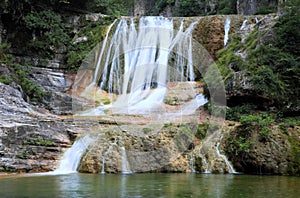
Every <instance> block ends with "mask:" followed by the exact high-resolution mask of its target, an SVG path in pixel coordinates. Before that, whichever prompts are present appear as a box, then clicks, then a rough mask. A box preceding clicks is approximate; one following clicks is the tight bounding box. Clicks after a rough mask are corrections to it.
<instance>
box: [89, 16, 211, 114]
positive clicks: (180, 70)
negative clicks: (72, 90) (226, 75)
mask: <svg viewBox="0 0 300 198" xmlns="http://www.w3.org/2000/svg"><path fill="white" fill-rule="evenodd" d="M128 22H129V21H128V19H121V20H120V22H119V24H118V25H117V26H116V27H115V33H114V34H113V35H112V37H111V39H110V41H109V42H108V41H107V38H108V35H109V31H108V32H107V35H106V38H105V40H104V42H103V45H102V49H101V50H100V52H99V53H98V54H100V55H99V56H98V61H97V65H96V68H95V73H94V79H93V82H92V83H91V84H90V86H88V87H87V88H86V90H85V92H84V93H86V92H88V90H91V87H95V86H96V87H97V85H98V86H99V89H100V90H101V91H102V92H105V93H109V94H116V95H117V97H116V99H115V98H114V99H112V101H111V104H109V105H104V106H99V107H98V108H96V109H92V110H90V111H88V112H84V115H103V113H101V112H103V111H104V110H106V109H108V108H109V109H110V110H111V112H112V113H115V114H150V113H154V112H155V113H157V112H159V113H161V112H160V111H161V110H162V109H165V108H163V105H164V99H165V95H166V93H167V91H168V86H167V83H168V82H174V81H176V82H186V81H194V80H195V76H194V69H193V61H192V59H193V57H192V37H191V33H192V30H193V28H194V25H195V24H196V22H194V23H192V24H191V25H190V26H189V27H188V28H187V29H186V30H184V23H183V21H182V22H181V25H180V27H179V30H178V32H177V33H175V32H174V24H173V21H172V20H170V19H167V18H163V17H142V18H140V19H139V26H138V30H137V29H136V25H135V19H131V21H130V24H128ZM111 27H112V26H110V28H111ZM110 28H109V30H110ZM104 52H105V53H104ZM170 61H173V62H172V67H171V66H169V65H170ZM97 89H98V88H97ZM199 98H201V99H202V101H201V102H200V103H199V102H198V100H199ZM206 102H207V100H206V99H205V98H204V97H198V99H197V100H194V101H192V102H191V104H193V109H196V108H197V107H199V106H200V105H198V104H201V105H203V104H204V103H206ZM101 103H102V102H101ZM182 112H185V111H182ZM186 112H188V113H191V112H190V111H186Z"/></svg>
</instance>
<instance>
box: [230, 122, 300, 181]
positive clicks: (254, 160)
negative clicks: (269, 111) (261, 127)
mask: <svg viewBox="0 0 300 198" xmlns="http://www.w3.org/2000/svg"><path fill="white" fill-rule="evenodd" d="M242 130H243V128H241V126H238V127H236V128H235V129H234V130H232V131H231V133H230V134H229V136H228V137H226V139H227V140H226V141H225V150H226V153H227V155H228V156H229V159H230V160H231V161H232V163H233V165H234V167H235V168H236V171H238V172H244V173H249V174H279V175H289V174H291V175H299V173H300V170H299V165H298V161H297V159H298V157H297V155H298V154H297V152H298V151H297V148H298V143H296V142H299V135H300V129H299V127H298V126H295V127H287V128H284V127H278V126H273V127H271V130H272V133H271V134H270V136H269V137H268V138H267V140H265V141H261V140H260V135H259V132H257V131H253V132H252V134H251V137H249V139H248V140H247V141H248V142H250V144H249V150H247V151H241V150H239V149H237V147H232V143H233V142H234V141H237V140H234V138H235V137H237V135H238V133H240V131H242ZM283 132H284V133H283ZM295 143H296V144H295ZM233 148H234V149H233ZM240 149H241V148H240Z"/></svg>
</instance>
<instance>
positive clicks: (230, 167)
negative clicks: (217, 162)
mask: <svg viewBox="0 0 300 198" xmlns="http://www.w3.org/2000/svg"><path fill="white" fill-rule="evenodd" d="M222 138H223V135H222V136H221V137H220V141H219V142H218V143H217V146H216V152H217V155H218V157H221V158H222V159H223V160H224V162H225V164H226V166H227V167H228V169H229V173H237V172H236V171H235V170H234V168H233V166H232V165H231V163H230V162H229V160H228V159H227V157H226V156H225V155H223V154H221V153H220V150H219V146H220V143H221V141H222Z"/></svg>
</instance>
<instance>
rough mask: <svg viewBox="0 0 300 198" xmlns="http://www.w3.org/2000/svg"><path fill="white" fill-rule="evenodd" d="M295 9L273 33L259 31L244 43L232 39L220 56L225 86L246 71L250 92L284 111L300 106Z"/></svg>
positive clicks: (299, 16)
mask: <svg viewBox="0 0 300 198" xmlns="http://www.w3.org/2000/svg"><path fill="white" fill-rule="evenodd" d="M294 7H297V6H294ZM295 9H296V8H291V9H290V10H293V12H292V11H289V12H287V13H286V14H285V15H283V16H281V17H280V18H279V20H278V22H277V23H276V24H275V26H274V27H272V29H270V30H267V31H261V30H259V28H256V29H255V30H254V31H253V32H252V33H251V34H249V35H248V36H247V38H246V39H245V42H244V43H241V41H240V38H238V37H237V36H232V37H231V42H230V43H229V45H228V46H227V47H226V48H225V49H223V50H221V51H220V52H219V53H218V55H217V57H218V62H217V65H218V68H219V70H220V72H221V74H222V76H223V79H224V81H225V84H230V82H232V80H238V79H232V77H233V75H232V74H231V72H232V71H233V72H236V71H245V75H246V77H247V78H246V79H244V80H247V83H248V84H251V88H250V89H249V91H248V92H249V93H251V94H252V95H253V96H255V97H260V98H263V99H264V100H268V101H270V103H272V104H276V107H277V108H278V110H281V111H287V109H284V108H285V106H287V104H290V103H292V107H296V106H299V105H300V100H299V97H298V96H299V95H300V86H299V82H300V76H299V73H300V61H299V57H300V50H299V45H300V43H299V42H300V33H299V32H300V14H299V13H300V12H295ZM296 10H297V9H296ZM298 10H299V6H298ZM237 51H240V52H244V53H245V54H247V56H246V58H245V59H244V58H241V57H240V56H237V55H236V53H235V52H237ZM236 105H238V106H239V105H243V104H236Z"/></svg>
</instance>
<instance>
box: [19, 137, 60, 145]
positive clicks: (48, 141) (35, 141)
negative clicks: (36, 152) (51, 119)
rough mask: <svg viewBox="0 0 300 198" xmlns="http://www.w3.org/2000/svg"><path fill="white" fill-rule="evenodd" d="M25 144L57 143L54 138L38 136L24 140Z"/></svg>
mask: <svg viewBox="0 0 300 198" xmlns="http://www.w3.org/2000/svg"><path fill="white" fill-rule="evenodd" d="M23 145H38V146H53V145H55V143H54V142H53V141H52V140H45V139H43V138H40V137H38V138H34V139H30V140H23Z"/></svg>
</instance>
